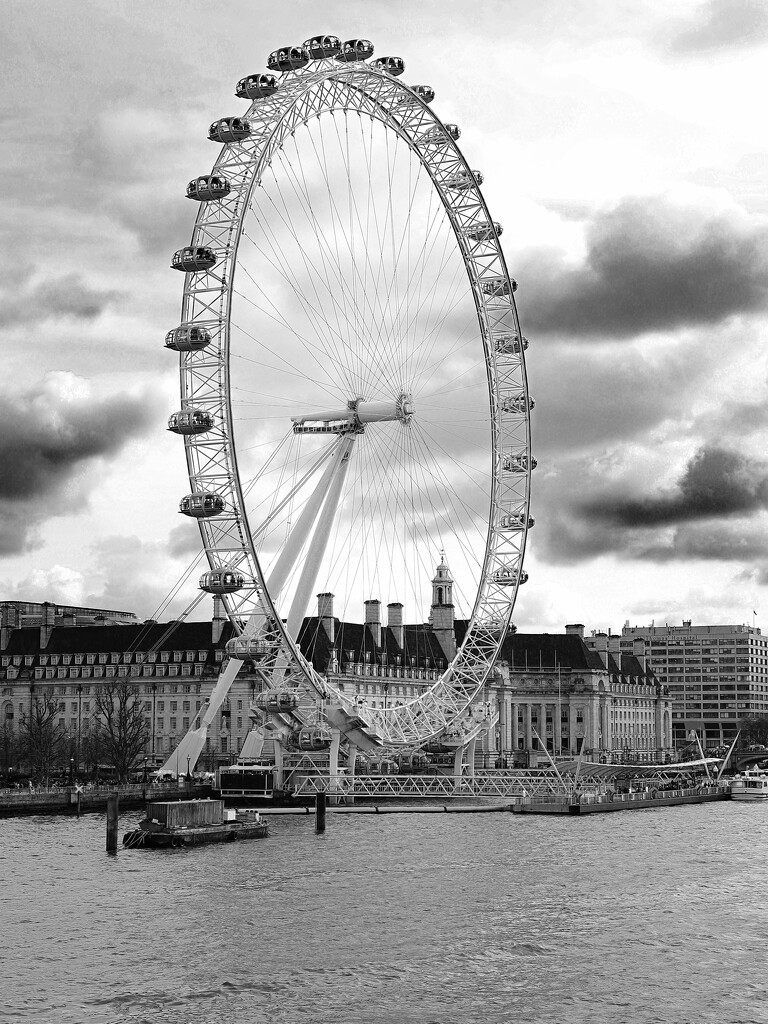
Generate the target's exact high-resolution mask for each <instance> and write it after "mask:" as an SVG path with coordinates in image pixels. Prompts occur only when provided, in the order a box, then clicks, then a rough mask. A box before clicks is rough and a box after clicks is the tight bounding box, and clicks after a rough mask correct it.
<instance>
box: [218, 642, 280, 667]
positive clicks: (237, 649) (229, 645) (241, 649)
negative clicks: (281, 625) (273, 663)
mask: <svg viewBox="0 0 768 1024" xmlns="http://www.w3.org/2000/svg"><path fill="white" fill-rule="evenodd" d="M275 647H276V645H275V643H274V642H273V641H272V640H269V639H267V638H265V637H263V636H233V637H232V639H231V640H227V642H226V644H225V645H224V650H225V651H226V653H227V655H228V656H229V657H230V658H235V659H236V660H237V661H258V660H259V659H261V658H266V657H267V655H269V654H271V653H273V652H274V650H275Z"/></svg>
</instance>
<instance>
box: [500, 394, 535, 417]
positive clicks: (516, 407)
mask: <svg viewBox="0 0 768 1024" xmlns="http://www.w3.org/2000/svg"><path fill="white" fill-rule="evenodd" d="M535 405H536V403H535V401H534V400H533V399H532V398H529V399H528V400H527V401H526V398H525V395H524V394H523V392H522V391H520V392H518V393H517V394H515V395H505V396H504V398H502V400H501V403H500V407H501V411H502V412H508V413H524V412H527V411H528V410H530V409H533V408H534V407H535Z"/></svg>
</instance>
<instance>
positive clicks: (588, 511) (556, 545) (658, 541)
mask: <svg viewBox="0 0 768 1024" xmlns="http://www.w3.org/2000/svg"><path fill="white" fill-rule="evenodd" d="M628 481H630V482H628ZM631 481H632V476H631V475H629V474H628V472H627V468H626V466H625V465H619V466H617V465H614V463H613V460H611V459H610V458H608V457H606V459H604V460H598V461H595V460H592V459H589V458H588V457H581V458H577V459H570V460H565V461H564V462H563V463H562V464H561V466H560V468H559V470H558V473H557V474H551V475H549V476H547V477H545V478H544V480H543V481H542V482H541V486H537V487H536V489H535V491H534V499H535V500H534V505H535V506H536V507H535V508H534V512H536V510H537V509H539V510H541V511H540V512H539V516H540V518H539V523H538V524H537V526H536V532H535V534H534V542H535V550H536V554H537V556H538V557H541V558H542V560H543V561H546V562H550V563H553V564H558V565H574V564H578V563H580V562H584V561H587V560H590V559H594V558H597V557H600V556H601V555H620V556H622V557H623V558H625V559H626V558H629V559H636V560H645V561H654V562H672V561H678V562H682V561H700V560H705V561H712V560H720V561H735V562H743V563H750V562H752V563H754V562H755V561H761V560H763V559H765V558H766V557H768V531H766V530H765V528H764V527H763V526H759V525H757V524H756V517H757V516H758V515H759V514H760V513H762V512H763V511H764V510H766V509H768V464H766V463H763V462H761V461H758V460H756V459H751V458H749V457H746V456H743V455H741V454H740V453H739V452H733V451H729V450H726V449H723V448H716V447H705V448H702V449H701V450H699V451H698V452H697V453H696V455H694V456H693V458H692V459H691V460H690V461H689V463H688V465H687V466H686V468H685V470H684V471H683V473H682V474H681V476H680V479H679V480H678V482H677V484H676V485H675V486H674V487H673V488H671V489H670V490H669V491H667V492H666V493H661V494H658V495H655V496H652V497H649V498H639V497H637V498H636V497H633V496H632V495H631V494H627V492H628V491H629V488H630V486H631ZM537 484H538V482H537ZM634 486H635V487H637V484H635V485H634ZM622 493H623V494H624V496H622ZM584 494H589V495H590V496H591V497H590V498H589V500H588V501H584V500H583V498H582V497H581V496H582V495H584ZM726 517H727V518H726Z"/></svg>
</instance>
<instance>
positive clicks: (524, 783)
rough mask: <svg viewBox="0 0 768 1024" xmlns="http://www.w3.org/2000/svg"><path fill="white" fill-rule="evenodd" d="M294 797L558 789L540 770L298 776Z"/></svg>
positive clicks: (516, 793) (513, 793)
mask: <svg viewBox="0 0 768 1024" xmlns="http://www.w3.org/2000/svg"><path fill="white" fill-rule="evenodd" d="M293 792H294V794H295V795H296V796H310V795H314V794H315V793H331V794H334V795H343V796H360V797H423V798H424V799H433V798H443V797H444V798H455V797H497V798H511V797H526V796H532V795H533V794H537V799H538V794H539V793H542V794H544V793H550V794H552V795H555V794H558V795H559V798H562V797H563V796H564V795H565V794H564V793H563V789H562V786H561V785H560V782H559V780H558V778H557V776H556V775H555V773H554V772H553V771H552V770H551V769H542V770H540V771H536V770H531V771H521V772H515V773H512V772H504V771H488V772H478V773H477V774H476V775H474V776H471V775H462V776H453V775H355V776H349V775H339V776H337V777H336V778H335V779H332V778H330V777H329V776H328V775H327V774H323V773H320V772H318V773H307V774H302V775H300V776H299V777H298V778H296V779H295V780H294V788H293Z"/></svg>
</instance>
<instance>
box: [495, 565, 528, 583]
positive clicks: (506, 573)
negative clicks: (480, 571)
mask: <svg viewBox="0 0 768 1024" xmlns="http://www.w3.org/2000/svg"><path fill="white" fill-rule="evenodd" d="M518 577H519V583H520V585H521V586H522V585H523V583H527V582H528V573H527V572H526V571H525V569H523V570H522V572H518V570H517V568H516V567H515V566H514V565H503V566H502V567H501V569H497V570H496V572H494V573H493V574H492V576H491V579H492V580H493V582H494V583H501V584H502V586H505V587H514V585H515V584H516V583H517V582H518Z"/></svg>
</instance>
